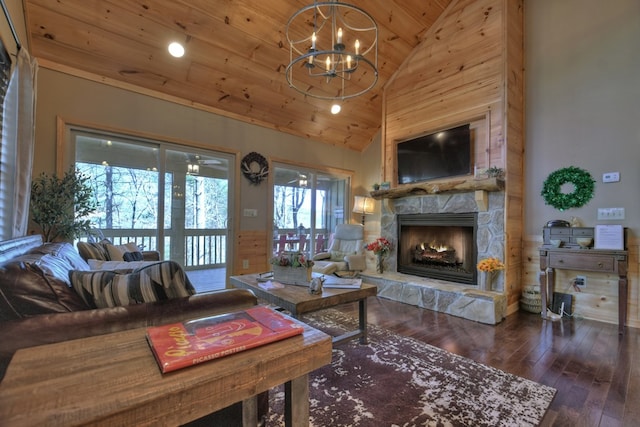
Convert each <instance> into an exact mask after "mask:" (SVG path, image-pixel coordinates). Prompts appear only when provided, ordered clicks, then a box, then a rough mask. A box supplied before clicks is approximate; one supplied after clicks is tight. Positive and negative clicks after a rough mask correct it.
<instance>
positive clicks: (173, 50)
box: [169, 42, 184, 58]
mask: <svg viewBox="0 0 640 427" xmlns="http://www.w3.org/2000/svg"><path fill="white" fill-rule="evenodd" d="M169 53H170V54H171V56H175V57H176V58H180V57H182V56H183V55H184V46H182V45H181V44H180V43H178V42H172V43H171V44H170V45H169Z"/></svg>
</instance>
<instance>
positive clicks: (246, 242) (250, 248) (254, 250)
mask: <svg viewBox="0 0 640 427" xmlns="http://www.w3.org/2000/svg"><path fill="white" fill-rule="evenodd" d="M234 244H235V250H234V253H235V254H236V259H235V262H234V267H233V273H232V275H240V274H252V273H262V272H265V271H268V270H269V266H268V265H267V262H268V259H269V254H270V253H271V248H270V247H268V245H267V232H266V231H265V230H242V231H240V232H238V233H236V238H235V242H234ZM245 260H246V261H247V262H248V263H249V266H248V268H243V261H245Z"/></svg>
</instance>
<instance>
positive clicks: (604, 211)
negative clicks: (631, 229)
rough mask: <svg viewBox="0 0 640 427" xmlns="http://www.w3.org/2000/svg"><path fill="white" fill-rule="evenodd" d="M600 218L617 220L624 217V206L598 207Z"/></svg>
mask: <svg viewBox="0 0 640 427" xmlns="http://www.w3.org/2000/svg"><path fill="white" fill-rule="evenodd" d="M598 219H599V220H607V219H612V220H616V221H619V220H621V219H624V208H598Z"/></svg>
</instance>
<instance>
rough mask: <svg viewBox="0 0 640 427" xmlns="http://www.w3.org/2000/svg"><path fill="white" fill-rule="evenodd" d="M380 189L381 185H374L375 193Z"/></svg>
mask: <svg viewBox="0 0 640 427" xmlns="http://www.w3.org/2000/svg"><path fill="white" fill-rule="evenodd" d="M379 189H380V184H378V183H377V182H376V183H375V184H373V191H378V190H379Z"/></svg>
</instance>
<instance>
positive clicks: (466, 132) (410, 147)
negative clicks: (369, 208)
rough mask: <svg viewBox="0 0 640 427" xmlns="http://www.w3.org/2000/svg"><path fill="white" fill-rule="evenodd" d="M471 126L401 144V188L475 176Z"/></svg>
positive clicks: (436, 133)
mask: <svg viewBox="0 0 640 427" xmlns="http://www.w3.org/2000/svg"><path fill="white" fill-rule="evenodd" d="M471 134H472V132H471V129H470V126H469V124H466V125H462V126H458V127H455V128H452V129H447V130H443V131H440V132H435V133H432V134H429V135H424V136H421V137H419V138H414V139H410V140H407V141H403V142H399V143H398V144H397V162H398V163H397V165H398V184H411V183H415V182H421V181H428V180H430V179H436V178H445V177H449V176H459V175H468V174H469V173H471V167H472V163H471V158H472V156H471V153H472V147H473V146H472V141H471Z"/></svg>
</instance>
